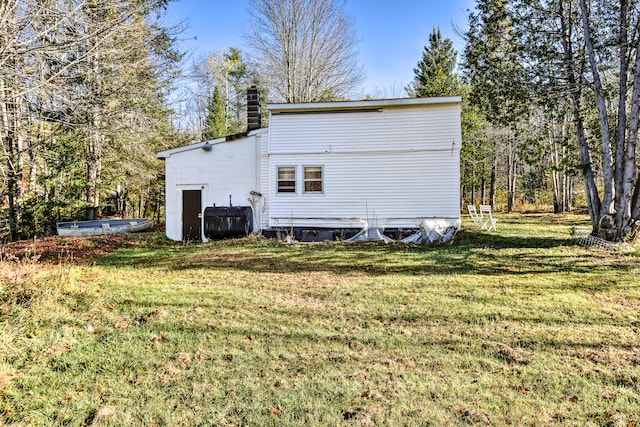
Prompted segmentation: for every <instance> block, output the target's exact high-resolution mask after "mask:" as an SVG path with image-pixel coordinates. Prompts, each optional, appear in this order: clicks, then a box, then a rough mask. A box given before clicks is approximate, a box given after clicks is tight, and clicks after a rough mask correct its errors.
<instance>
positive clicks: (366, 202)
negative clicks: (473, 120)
mask: <svg viewBox="0 0 640 427" xmlns="http://www.w3.org/2000/svg"><path fill="white" fill-rule="evenodd" d="M270 133H271V135H270V145H269V153H270V159H269V173H270V183H271V188H270V193H271V198H270V200H269V225H270V226H316V227H359V226H361V225H362V221H365V220H368V221H369V223H370V225H374V224H372V223H375V225H378V226H384V227H418V225H419V223H420V222H421V220H422V219H423V218H444V219H452V220H453V219H459V218H460V208H459V200H460V197H459V195H460V169H459V164H460V160H459V158H460V147H461V140H462V136H461V127H460V107H459V104H457V103H449V104H435V105H423V106H415V105H411V106H404V107H390V108H384V109H382V110H380V111H378V110H374V111H370V112H339V113H331V112H323V113H321V114H312V113H311V114H310V113H305V114H295V113H294V112H292V113H290V114H282V115H280V114H274V115H272V117H271V121H270ZM279 165H282V166H289V165H296V166H297V192H296V194H282V193H281V194H278V193H277V192H276V190H277V188H276V185H277V184H276V181H277V180H276V173H277V172H276V168H277V166H279ZM305 165H307V166H315V165H321V166H323V168H324V191H323V193H322V194H312V193H307V194H305V193H303V191H302V190H303V172H302V169H303V166H305Z"/></svg>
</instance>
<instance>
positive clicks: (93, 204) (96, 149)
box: [87, 109, 102, 219]
mask: <svg viewBox="0 0 640 427" xmlns="http://www.w3.org/2000/svg"><path fill="white" fill-rule="evenodd" d="M98 114H99V112H98V111H96V110H95V109H94V110H93V111H92V116H93V117H92V118H91V125H90V129H89V135H88V147H87V148H88V149H87V203H88V207H87V218H88V219H98V217H99V213H100V212H99V210H100V191H99V188H98V183H99V181H100V172H101V166H102V135H101V133H100V118H99V117H98Z"/></svg>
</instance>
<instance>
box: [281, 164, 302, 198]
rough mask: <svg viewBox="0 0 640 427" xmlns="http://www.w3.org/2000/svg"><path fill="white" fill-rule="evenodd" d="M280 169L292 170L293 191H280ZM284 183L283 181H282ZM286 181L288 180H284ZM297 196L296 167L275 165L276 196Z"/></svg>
mask: <svg viewBox="0 0 640 427" xmlns="http://www.w3.org/2000/svg"><path fill="white" fill-rule="evenodd" d="M280 168H293V186H294V191H280V174H279V171H280ZM283 181H285V180H283ZM286 181H288V180H286ZM297 194H298V166H296V165H276V195H278V196H291V195H297Z"/></svg>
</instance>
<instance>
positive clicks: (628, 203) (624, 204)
mask: <svg viewBox="0 0 640 427" xmlns="http://www.w3.org/2000/svg"><path fill="white" fill-rule="evenodd" d="M639 125H640V46H638V47H637V48H636V68H635V72H634V77H633V94H632V96H631V120H630V121H629V140H628V141H627V147H626V150H625V151H624V164H623V165H622V166H623V167H621V168H620V169H622V168H623V169H624V172H623V176H622V187H621V193H622V195H621V197H620V204H619V206H618V214H617V217H616V226H617V229H618V237H619V238H623V237H624V236H626V235H627V234H628V233H629V232H631V229H632V227H631V220H632V218H637V216H633V215H632V204H633V202H632V198H633V192H634V184H635V181H636V146H637V143H638V126H639ZM621 148H624V147H621Z"/></svg>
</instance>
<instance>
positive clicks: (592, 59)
mask: <svg viewBox="0 0 640 427" xmlns="http://www.w3.org/2000/svg"><path fill="white" fill-rule="evenodd" d="M580 10H581V12H582V27H583V31H584V39H585V45H586V48H587V53H588V54H589V55H588V56H589V64H590V66H591V73H592V75H593V85H594V94H595V97H596V105H597V108H598V114H599V117H600V126H601V132H602V157H603V162H604V164H603V170H604V194H603V200H602V205H601V209H600V212H596V214H597V215H598V216H601V215H605V214H611V213H613V210H614V206H613V202H614V197H615V190H616V189H615V177H614V173H613V157H612V153H611V132H610V130H609V116H608V113H607V104H606V101H605V98H604V89H603V87H602V80H601V79H600V72H599V71H598V64H597V62H596V54H595V51H594V48H593V40H592V39H591V29H590V28H589V14H588V11H587V5H586V1H585V0H580Z"/></svg>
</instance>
